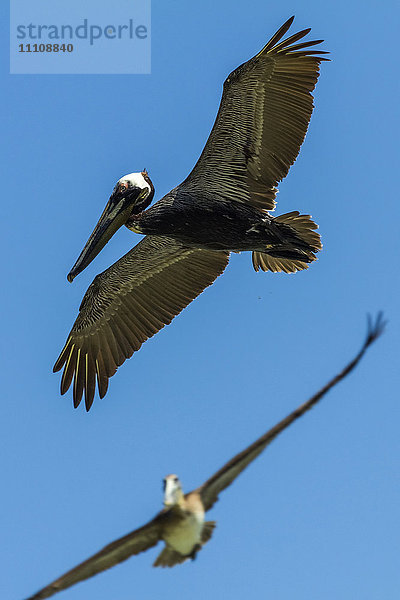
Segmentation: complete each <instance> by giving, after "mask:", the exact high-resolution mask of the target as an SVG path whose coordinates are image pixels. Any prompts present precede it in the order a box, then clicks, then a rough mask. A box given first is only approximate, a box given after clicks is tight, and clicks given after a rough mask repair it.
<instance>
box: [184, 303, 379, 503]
mask: <svg viewBox="0 0 400 600" xmlns="http://www.w3.org/2000/svg"><path fill="white" fill-rule="evenodd" d="M384 326H385V322H384V321H383V318H382V313H379V314H378V316H377V318H376V321H375V323H373V322H372V321H371V319H368V331H367V337H366V339H365V342H364V344H363V346H362V348H361V350H360V351H359V353H358V354H357V355H356V356H355V358H353V360H352V361H351V362H349V363H348V364H347V365H346V367H345V368H344V369H343V370H342V371H341V372H340V373H339V374H338V375H336V376H335V377H334V378H333V379H331V380H330V381H329V383H327V384H326V385H325V386H324V387H323V388H322V389H320V390H319V392H317V393H316V394H315V395H314V396H312V398H310V399H309V400H308V401H307V402H305V403H304V404H302V405H301V406H299V407H298V408H296V410H294V411H293V412H292V413H291V414H290V415H288V416H287V417H286V418H285V419H283V420H282V421H280V423H278V424H277V425H275V427H272V429H270V430H269V431H267V433H265V434H264V435H263V436H261V437H260V438H259V439H258V440H256V441H255V442H254V444H251V446H249V447H248V448H246V449H245V450H243V452H240V453H239V454H237V455H236V456H234V458H232V460H230V461H229V462H228V463H226V465H225V466H224V467H222V469H220V470H219V471H217V472H216V473H215V475H213V476H212V477H211V478H210V479H208V480H207V481H206V482H205V483H203V485H202V486H200V487H199V488H198V489H197V490H195V491H196V492H198V493H199V494H200V497H201V499H202V501H203V505H204V508H205V510H209V509H210V508H211V507H212V505H213V504H214V503H215V502H216V501H217V500H218V494H219V493H220V492H222V490H224V489H225V488H227V487H228V486H229V485H230V484H231V483H232V481H234V479H236V477H237V476H238V475H239V474H240V473H241V472H242V471H243V470H244V469H245V468H246V467H247V465H249V464H250V463H251V462H252V461H253V460H254V459H255V458H257V456H258V455H259V454H261V452H262V451H263V450H264V448H265V447H266V446H268V444H270V443H271V442H272V440H274V439H275V438H276V437H277V436H278V435H279V434H280V433H281V432H282V431H283V430H284V429H286V428H287V427H289V425H291V424H292V423H293V422H294V421H296V420H297V419H298V418H299V417H301V416H302V415H304V413H306V412H307V411H308V410H310V409H311V408H312V407H313V406H314V405H315V404H317V402H319V401H320V400H321V398H322V397H323V396H325V394H326V393H327V392H328V391H329V390H330V389H331V388H333V387H334V386H335V385H336V384H337V383H339V381H341V380H342V379H344V378H345V377H346V375H348V374H349V373H350V372H351V371H352V370H353V369H354V368H355V367H356V366H357V364H358V363H359V361H360V360H361V358H362V357H363V356H364V353H365V351H366V350H367V348H368V346H370V345H371V344H372V343H373V342H374V341H375V340H376V339H377V338H378V337H379V336H380V335H381V334H382V332H383V329H384Z"/></svg>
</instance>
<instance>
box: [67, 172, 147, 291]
mask: <svg viewBox="0 0 400 600" xmlns="http://www.w3.org/2000/svg"><path fill="white" fill-rule="evenodd" d="M153 196H154V187H153V184H152V182H151V180H150V177H149V176H148V174H147V171H146V170H144V171H142V172H141V173H129V174H128V175H124V176H123V177H121V179H119V180H118V181H117V183H116V185H115V187H114V189H113V191H112V194H111V196H110V199H109V201H108V202H107V205H106V207H105V209H104V211H103V214H102V215H101V217H100V219H99V221H98V223H97V225H96V227H95V228H94V230H93V232H92V234H91V236H90V238H89V239H88V241H87V242H86V245H85V247H84V249H83V250H82V252H81V254H80V256H79V258H78V260H77V261H76V263H75V264H74V266H73V267H72V269H71V271H70V272H69V273H68V275H67V279H68V281H73V280H74V278H75V277H76V276H77V275H78V274H79V273H81V271H83V270H84V269H86V267H87V266H88V265H89V264H90V263H91V262H92V260H93V259H94V258H95V257H96V256H97V255H98V253H99V252H100V250H102V248H103V247H104V246H105V245H106V243H107V242H108V240H109V239H110V238H111V237H112V236H113V235H114V233H115V232H116V231H117V230H118V229H119V228H120V227H121V226H122V225H124V224H125V223H126V222H127V221H128V219H129V218H130V217H131V216H132V215H137V214H139V213H140V212H141V211H142V210H144V209H145V208H147V207H148V205H149V204H150V202H151V201H152V199H153Z"/></svg>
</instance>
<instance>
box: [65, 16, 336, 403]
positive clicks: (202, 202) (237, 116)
mask: <svg viewBox="0 0 400 600" xmlns="http://www.w3.org/2000/svg"><path fill="white" fill-rule="evenodd" d="M292 21H293V17H292V18H290V19H289V20H288V21H286V23H285V24H284V25H282V27H281V28H280V29H279V30H278V31H277V32H276V33H275V35H274V36H273V37H272V38H271V39H270V41H269V42H268V43H267V44H266V45H265V46H264V48H263V49H262V50H261V51H260V52H259V53H258V54H256V56H254V57H253V58H251V59H250V60H249V61H247V62H246V63H244V64H243V65H241V66H240V67H238V68H237V69H235V70H234V71H233V72H232V73H231V74H230V75H229V76H228V78H227V79H226V81H225V83H224V89H223V94H222V100H221V105H220V108H219V111H218V115H217V117H216V120H215V123H214V126H213V129H212V131H211V133H210V136H209V138H208V141H207V143H206V145H205V147H204V150H203V152H202V154H201V156H200V158H199V160H198V162H197V164H196V165H195V167H194V169H193V170H192V172H191V173H190V175H189V176H188V177H187V178H186V179H185V181H183V183H181V184H180V185H178V186H177V187H176V188H174V189H173V190H172V191H171V192H169V193H168V194H167V195H166V196H164V197H163V198H162V199H161V200H159V201H158V202H156V203H155V204H154V205H153V206H152V207H151V208H149V209H148V210H145V209H146V208H147V207H148V206H149V204H150V203H151V201H152V199H153V196H154V187H153V184H152V182H151V180H150V178H149V176H148V174H147V172H146V171H142V172H141V173H131V174H129V175H125V176H124V177H122V178H121V179H120V180H119V181H118V182H117V184H116V186H115V188H114V190H113V192H112V194H111V197H110V199H109V202H108V203H107V205H106V207H105V209H104V212H103V214H102V215H101V217H100V220H99V222H98V223H97V225H96V227H95V229H94V231H93V233H92V234H91V236H90V238H89V240H88V242H87V243H86V246H85V247H84V249H83V251H82V253H81V255H80V256H79V258H78V260H77V261H76V263H75V265H74V267H73V268H72V270H71V271H70V273H69V274H68V280H69V281H72V280H73V279H74V277H76V275H78V273H80V272H81V271H82V270H83V269H85V268H86V267H87V265H88V264H89V263H90V262H91V261H92V260H93V259H94V258H95V256H97V254H98V253H99V252H100V250H101V249H102V248H103V246H104V245H105V244H106V243H107V242H108V240H109V239H110V238H111V237H112V235H113V234H114V233H115V232H116V231H117V229H119V227H121V226H122V225H126V226H127V227H128V228H129V229H130V230H132V231H134V232H136V233H140V234H145V235H146V237H145V238H144V239H143V240H142V241H141V242H139V244H137V246H135V247H134V248H133V249H132V250H131V251H130V252H128V253H127V254H126V255H125V256H123V257H122V258H121V259H120V260H118V261H117V262H116V263H115V264H114V265H112V266H111V267H110V268H109V269H107V270H106V271H104V272H103V273H101V274H100V275H98V276H97V277H96V278H95V279H94V281H93V283H92V284H91V286H90V287H89V289H88V290H87V292H86V294H85V296H84V298H83V301H82V304H81V306H80V311H79V315H78V317H77V319H76V321H75V324H74V326H73V328H72V330H71V332H70V334H69V336H68V339H67V342H66V344H65V346H64V348H63V350H62V352H61V354H60V356H59V358H58V359H57V361H56V363H55V365H54V371H59V370H60V369H62V368H64V371H63V375H62V380H61V393H62V394H64V393H65V392H66V391H67V390H68V388H69V387H70V385H71V383H72V380H73V397H74V406H75V407H76V406H78V405H79V403H80V401H81V399H82V395H83V393H84V394H85V404H86V409H87V410H89V408H90V407H91V405H92V403H93V399H94V394H95V388H96V379H97V385H98V390H99V395H100V397H103V396H104V395H105V394H106V392H107V387H108V379H109V378H110V377H111V376H112V375H114V373H115V372H116V370H117V368H118V367H119V366H120V365H122V363H123V362H124V361H125V360H126V359H127V358H129V357H130V356H131V355H132V354H133V352H135V351H137V350H139V348H140V346H141V345H142V343H143V342H144V341H145V340H147V339H148V338H149V337H151V336H152V335H154V334H155V333H157V332H158V331H159V330H160V329H161V328H162V327H164V325H166V324H168V323H170V322H171V320H172V319H173V318H174V317H175V316H176V315H177V314H178V313H179V312H180V311H181V310H182V309H183V308H184V307H185V306H187V305H188V304H189V303H190V302H191V301H192V300H193V299H194V298H196V296H198V295H199V294H200V293H201V292H202V291H203V290H204V289H205V288H206V287H207V286H209V285H210V284H212V283H213V282H214V280H215V279H216V278H217V277H218V275H220V274H221V273H222V272H223V270H224V269H225V267H226V265H227V264H228V260H229V255H230V252H241V251H247V250H248V251H252V255H253V266H254V268H255V269H256V270H257V271H258V270H259V269H261V270H263V271H273V272H276V271H283V272H285V273H293V272H296V271H300V270H302V269H306V268H307V266H308V264H309V263H310V262H312V261H314V260H315V258H316V257H315V253H316V252H318V251H319V250H320V249H321V241H320V236H319V235H318V233H317V232H316V231H315V229H316V228H317V226H316V224H315V223H314V222H313V221H312V220H311V218H310V216H309V215H302V214H300V213H299V212H297V211H292V212H289V213H286V214H283V215H280V216H277V217H273V216H271V215H270V214H269V212H268V211H271V210H273V209H274V207H275V196H276V193H277V189H276V186H277V184H278V183H279V182H280V181H281V180H282V179H283V178H284V177H285V176H286V175H287V173H288V171H289V168H290V166H291V165H292V164H293V163H294V161H295V160H296V157H297V155H298V153H299V150H300V146H301V144H302V142H303V140H304V136H305V134H306V131H307V127H308V123H309V120H310V117H311V113H312V110H313V97H312V95H311V92H312V90H313V89H314V87H315V84H316V82H317V78H318V75H319V64H320V62H321V60H326V59H324V58H322V57H321V56H320V55H321V54H326V53H325V52H322V51H315V50H310V47H312V46H314V45H316V44H319V43H320V42H321V41H322V40H316V41H306V42H300V43H297V42H299V40H301V39H302V38H303V37H304V36H305V35H306V34H308V33H309V31H310V29H304V30H303V31H300V32H298V33H295V34H294V35H292V36H290V37H288V38H287V39H285V40H283V41H281V40H282V38H283V36H284V35H285V33H286V32H287V31H288V29H289V27H290V25H291V24H292Z"/></svg>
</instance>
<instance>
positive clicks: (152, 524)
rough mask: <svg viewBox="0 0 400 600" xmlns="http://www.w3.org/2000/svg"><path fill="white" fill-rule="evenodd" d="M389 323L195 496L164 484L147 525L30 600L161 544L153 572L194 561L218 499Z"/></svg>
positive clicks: (378, 324) (372, 328) (170, 480)
mask: <svg viewBox="0 0 400 600" xmlns="http://www.w3.org/2000/svg"><path fill="white" fill-rule="evenodd" d="M384 326H385V323H384V321H383V317H382V314H379V315H378V317H377V319H376V321H375V323H373V322H372V321H371V320H369V323H368V332H367V337H366V339H365V342H364V344H363V346H362V347H361V350H360V351H359V352H358V354H357V355H356V356H355V357H354V358H353V360H351V361H350V362H349V363H348V364H347V365H346V366H345V367H344V369H342V371H340V372H339V373H338V374H337V375H336V376H335V377H333V378H332V379H331V380H330V381H329V382H328V383H327V384H326V385H325V386H324V387H323V388H321V389H320V390H319V391H318V392H317V393H316V394H314V396H312V397H311V398H310V399H309V400H307V402H305V403H304V404H301V405H300V406H298V407H297V408H296V409H295V410H294V411H293V412H291V413H290V414H289V415H288V416H287V417H286V418H284V419H282V420H281V421H280V422H279V423H277V425H275V426H274V427H272V428H271V429H269V430H268V431H267V432H266V433H264V434H263V435H262V436H261V437H259V438H258V439H257V440H256V441H255V442H253V443H252V444H251V445H250V446H248V447H247V448H245V449H244V450H243V451H242V452H239V454H237V455H236V456H234V457H233V458H232V459H231V460H230V461H228V462H227V463H226V464H225V465H224V466H223V467H221V469H219V470H218V471H217V472H216V473H214V475H212V476H211V477H210V478H209V479H207V481H205V482H204V483H203V484H202V485H200V486H199V487H198V488H196V489H195V490H193V491H191V492H189V493H187V494H184V493H183V491H182V485H181V482H180V481H179V478H178V477H177V476H176V475H167V477H165V479H164V482H163V483H164V508H163V509H162V510H161V511H160V512H159V513H158V514H157V515H156V516H155V517H154V518H153V519H152V520H150V521H149V522H148V523H146V525H143V527H140V528H139V529H136V530H135V531H132V532H131V533H129V534H128V535H125V536H124V537H122V538H120V539H118V540H116V541H115V542H112V543H111V544H109V545H108V546H105V548H103V549H102V550H100V552H97V554H94V555H93V556H92V557H90V558H88V559H87V560H85V561H84V562H82V563H81V564H79V565H78V566H77V567H75V568H73V569H71V570H70V571H68V572H67V573H65V574H64V575H62V576H61V577H59V578H58V579H56V580H55V581H53V582H52V583H50V584H49V585H48V586H46V587H44V588H43V589H41V590H40V591H39V592H37V593H36V594H34V595H33V596H31V597H30V598H29V599H28V600H44V599H45V598H49V597H50V596H52V595H53V594H56V593H57V592H59V591H61V590H64V589H66V588H69V587H70V586H72V585H74V584H76V583H78V582H80V581H83V580H85V579H88V578H89V577H92V576H93V575H96V574H97V573H100V572H102V571H104V570H106V569H109V568H111V567H113V566H114V565H116V564H118V563H120V562H122V561H124V560H127V559H128V558H129V557H130V556H133V555H135V554H139V553H140V552H144V551H145V550H148V549H149V548H152V547H153V546H156V545H157V544H158V543H159V542H164V544H165V546H164V548H163V550H162V551H161V553H160V554H159V555H158V557H157V558H156V560H155V562H154V563H153V566H155V567H173V566H174V565H178V564H181V563H183V562H185V561H187V560H188V559H192V560H194V559H195V558H196V555H197V554H198V552H199V551H200V550H201V549H202V547H203V546H204V545H205V544H206V543H207V542H208V541H209V540H210V538H211V536H212V533H213V530H214V528H215V526H216V522H215V521H206V520H205V514H206V512H207V511H209V510H210V509H211V508H212V507H213V505H214V504H215V502H216V501H217V500H218V498H219V494H220V493H221V492H222V491H223V490H225V489H226V488H227V487H228V486H230V485H231V483H232V482H233V481H234V480H235V479H236V477H238V475H240V473H242V471H244V470H245V469H246V467H247V466H248V465H249V464H250V463H251V462H253V460H255V459H256V458H257V456H259V455H260V454H261V453H262V452H263V450H264V449H265V448H266V447H267V446H268V445H269V444H270V443H271V442H272V441H273V440H274V439H275V438H276V437H277V436H278V435H279V434H280V433H282V432H283V431H284V430H285V429H287V428H288V427H289V426H290V425H291V424H292V423H294V422H295V421H296V420H297V419H299V418H300V417H301V416H302V415H304V414H305V413H306V412H307V411H309V410H310V409H311V408H312V407H313V406H315V405H316V404H317V403H318V402H319V401H320V400H321V398H323V397H324V396H325V394H326V393H327V392H328V391H329V390H330V389H332V388H333V387H334V386H335V385H336V384H337V383H339V381H341V380H342V379H344V378H345V377H346V376H347V375H348V374H349V373H350V372H351V371H352V370H353V369H354V368H355V367H356V366H357V364H358V363H359V362H360V360H361V359H362V357H363V356H364V354H365V352H366V350H367V348H368V347H369V346H370V345H371V344H372V343H374V341H375V340H376V339H377V338H378V337H379V336H380V335H381V333H382V332H383V329H384Z"/></svg>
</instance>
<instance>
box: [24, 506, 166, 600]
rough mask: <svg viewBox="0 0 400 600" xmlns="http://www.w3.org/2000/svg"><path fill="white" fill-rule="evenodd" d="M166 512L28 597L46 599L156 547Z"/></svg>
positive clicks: (34, 599) (30, 598) (32, 599)
mask: <svg viewBox="0 0 400 600" xmlns="http://www.w3.org/2000/svg"><path fill="white" fill-rule="evenodd" d="M165 515H166V512H165V511H161V512H160V513H158V515H156V516H155V517H154V519H153V520H152V521H150V522H149V523H147V524H146V525H144V526H143V527H140V528H139V529H136V530H135V531H132V533H128V535H125V536H124V537H122V538H119V539H118V540H116V541H115V542H112V543H111V544H108V545H107V546H105V547H104V548H103V549H102V550H100V552H97V554H94V555H93V556H91V557H90V558H88V559H87V560H85V561H84V562H82V563H81V564H80V565H78V566H77V567H74V568H73V569H71V570H70V571H68V572H67V573H65V574H64V575H61V577H59V578H58V579H56V580H55V581H53V582H52V583H50V584H49V585H47V586H46V587H44V588H43V589H41V590H39V591H38V592H37V593H36V594H34V595H33V596H30V597H29V598H28V599H27V600H44V598H50V596H53V594H56V593H57V592H61V590H65V589H67V588H69V587H71V586H72V585H75V584H76V583H79V581H84V580H85V579H89V577H93V575H97V574H98V573H101V572H102V571H105V570H106V569H110V568H111V567H113V566H114V565H117V564H118V563H121V562H123V561H124V560H127V559H128V558H129V557H130V556H133V555H134V554H139V553H140V552H144V551H145V550H148V549H149V548H152V547H153V546H155V545H156V544H157V543H158V542H159V541H160V539H161V530H162V524H163V521H164V517H165Z"/></svg>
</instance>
